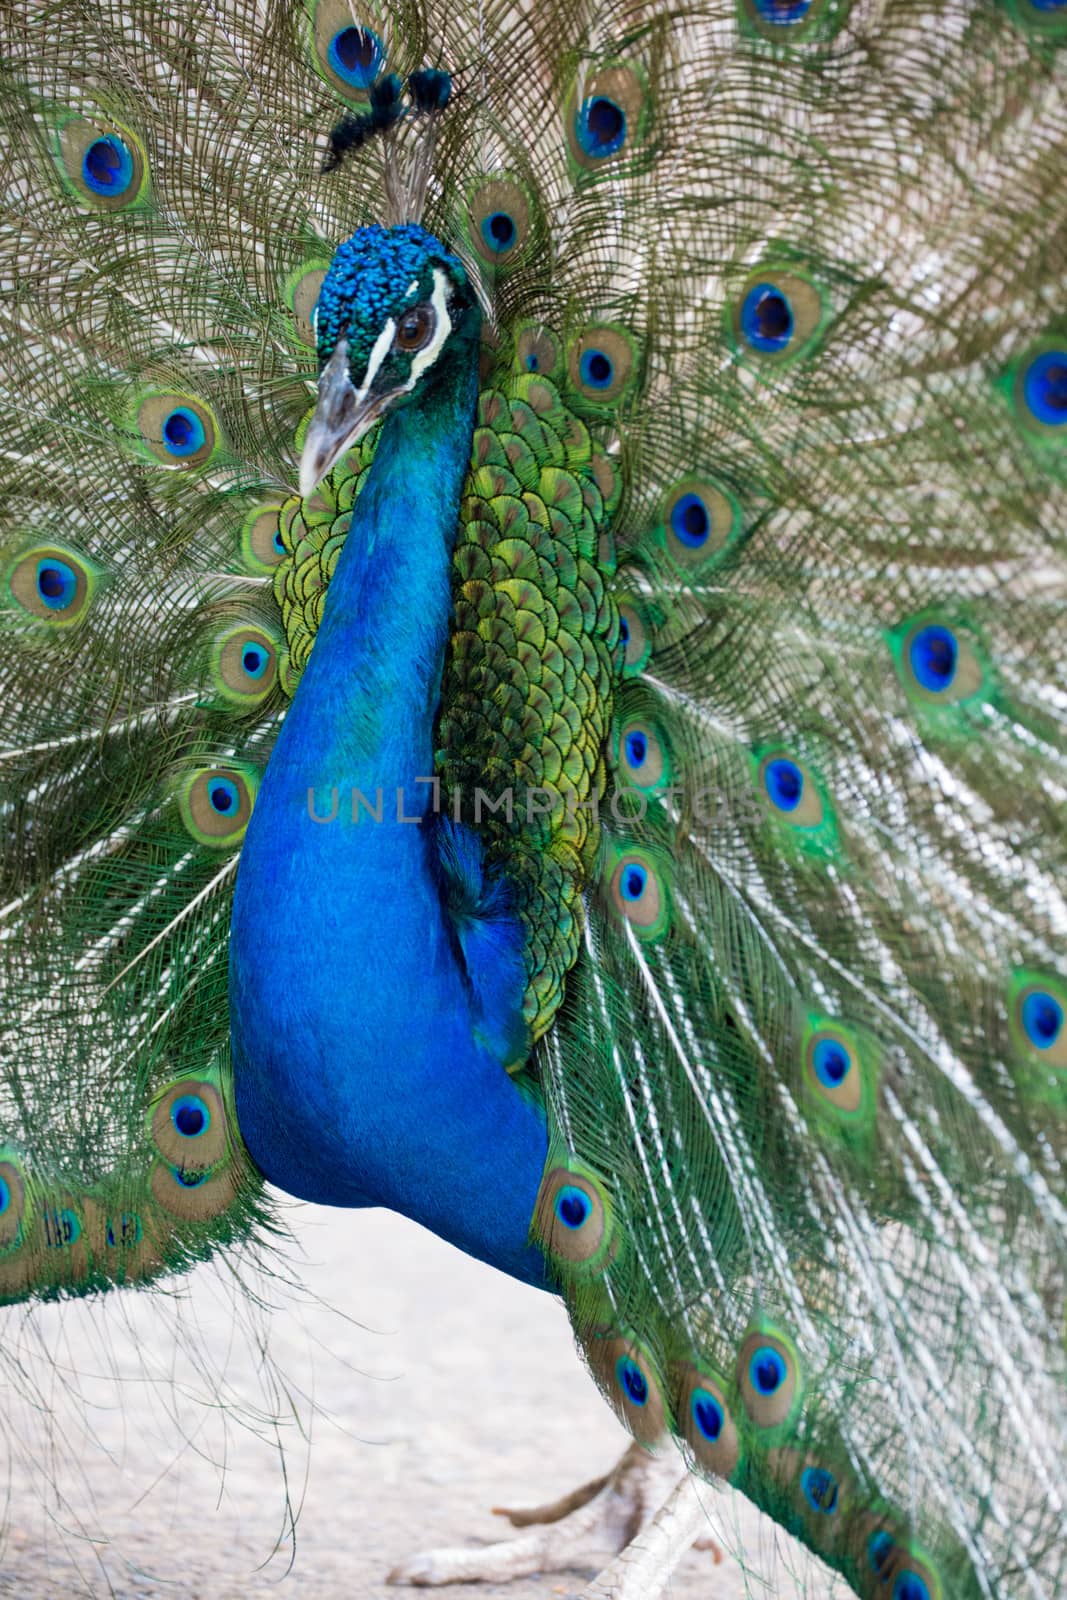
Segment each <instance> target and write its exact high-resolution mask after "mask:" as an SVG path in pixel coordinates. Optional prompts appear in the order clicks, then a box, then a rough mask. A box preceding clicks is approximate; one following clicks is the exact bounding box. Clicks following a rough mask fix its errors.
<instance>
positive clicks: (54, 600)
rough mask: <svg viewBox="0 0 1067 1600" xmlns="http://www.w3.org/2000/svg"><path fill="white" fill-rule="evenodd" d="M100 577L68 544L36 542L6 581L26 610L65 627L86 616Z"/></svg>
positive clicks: (12, 569) (96, 570)
mask: <svg viewBox="0 0 1067 1600" xmlns="http://www.w3.org/2000/svg"><path fill="white" fill-rule="evenodd" d="M99 576H100V574H99V570H98V569H97V568H96V567H94V566H93V565H92V563H91V562H89V561H87V560H86V558H85V557H84V556H80V555H78V554H77V552H76V551H74V550H71V549H69V548H68V547H67V546H66V545H59V544H56V545H36V546H34V547H33V548H32V549H29V550H26V551H24V552H23V553H22V555H21V556H19V557H18V559H17V560H16V561H15V563H14V565H13V566H12V567H11V569H10V571H9V574H8V580H7V582H8V589H9V591H10V593H11V597H12V599H13V600H15V601H16V602H17V604H18V605H20V606H21V607H22V609H23V610H24V611H28V612H29V613H30V614H31V616H34V617H38V618H40V619H41V621H43V622H48V623H51V624H52V625H53V626H57V625H58V626H63V625H69V624H71V623H76V622H81V621H82V620H83V619H84V617H85V615H86V613H87V611H88V608H89V605H90V602H91V601H92V598H93V595H94V593H95V591H96V586H97V582H98V579H99Z"/></svg>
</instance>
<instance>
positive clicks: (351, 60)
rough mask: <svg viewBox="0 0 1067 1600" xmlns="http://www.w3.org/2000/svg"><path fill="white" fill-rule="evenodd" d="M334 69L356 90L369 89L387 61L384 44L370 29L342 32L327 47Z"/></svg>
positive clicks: (328, 56)
mask: <svg viewBox="0 0 1067 1600" xmlns="http://www.w3.org/2000/svg"><path fill="white" fill-rule="evenodd" d="M326 55H327V58H328V60H329V63H330V66H331V67H332V68H333V70H334V72H335V73H336V74H337V76H338V77H339V78H341V79H343V81H344V82H345V83H347V84H349V85H351V87H352V88H354V89H369V88H370V86H371V84H372V83H373V82H374V80H375V78H376V77H377V76H378V73H379V72H380V71H381V66H382V62H383V60H384V59H385V51H384V50H383V49H382V41H381V40H380V39H379V38H378V35H377V34H376V33H371V31H370V29H369V28H356V27H348V28H338V30H337V32H336V33H335V34H334V35H333V38H332V39H331V40H330V42H329V44H328V45H327V47H326Z"/></svg>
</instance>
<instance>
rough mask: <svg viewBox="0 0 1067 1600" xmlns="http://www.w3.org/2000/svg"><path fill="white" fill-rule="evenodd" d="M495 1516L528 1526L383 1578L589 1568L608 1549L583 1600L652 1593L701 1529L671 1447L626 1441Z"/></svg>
mask: <svg viewBox="0 0 1067 1600" xmlns="http://www.w3.org/2000/svg"><path fill="white" fill-rule="evenodd" d="M498 1515H500V1516H505V1517H507V1518H508V1519H509V1521H510V1522H511V1523H512V1524H513V1525H514V1526H515V1527H521V1528H527V1529H529V1530H530V1531H528V1532H526V1533H523V1534H520V1536H519V1537H518V1538H516V1539H505V1540H502V1541H501V1542H500V1543H498V1544H489V1545H482V1546H481V1547H475V1548H463V1549H440V1550H426V1551H423V1552H422V1553H421V1554H419V1555H416V1556H412V1557H411V1558H410V1559H409V1560H407V1561H405V1562H402V1563H401V1565H400V1566H399V1567H396V1568H395V1569H394V1570H393V1571H392V1572H391V1573H390V1574H389V1578H388V1580H387V1581H388V1582H389V1583H393V1584H412V1585H415V1586H416V1587H432V1586H436V1585H440V1584H446V1583H477V1582H482V1583H506V1582H508V1580H509V1579H511V1578H522V1577H527V1576H528V1575H529V1574H531V1573H535V1572H559V1571H563V1570H565V1569H567V1568H572V1567H578V1568H582V1567H589V1566H591V1565H594V1564H595V1559H596V1557H597V1556H599V1555H601V1554H602V1553H604V1552H610V1553H611V1555H612V1556H614V1557H615V1558H616V1559H614V1560H613V1561H612V1562H611V1564H610V1566H608V1567H607V1568H606V1569H605V1571H604V1572H603V1573H602V1574H601V1575H600V1577H599V1578H597V1579H596V1580H595V1581H594V1583H593V1584H592V1586H591V1587H590V1588H589V1589H588V1590H586V1591H585V1593H586V1595H587V1596H588V1600H655V1596H656V1595H658V1594H659V1593H660V1592H661V1589H662V1587H663V1585H664V1584H665V1583H666V1581H667V1579H668V1578H669V1576H670V1574H671V1572H672V1571H673V1569H674V1567H675V1565H676V1564H677V1562H678V1560H679V1559H680V1557H681V1556H682V1555H683V1554H684V1553H685V1551H686V1550H688V1549H689V1547H690V1546H691V1545H692V1544H693V1543H694V1541H695V1540H696V1538H697V1536H698V1535H699V1534H700V1532H701V1531H702V1529H704V1528H706V1516H705V1513H704V1511H703V1509H702V1508H701V1506H700V1504H699V1502H698V1500H697V1497H696V1491H695V1488H694V1487H693V1485H692V1484H691V1483H690V1482H689V1481H688V1479H687V1478H685V1477H683V1478H682V1479H681V1480H679V1474H678V1458H677V1457H676V1456H675V1455H674V1453H673V1451H672V1452H664V1453H662V1454H659V1455H651V1454H650V1453H649V1452H648V1451H647V1450H645V1449H643V1448H642V1447H641V1446H640V1445H638V1444H631V1445H630V1446H629V1448H628V1449H627V1450H626V1452H625V1454H624V1455H623V1456H622V1458H621V1460H620V1461H619V1462H618V1463H617V1464H616V1466H615V1467H614V1468H613V1470H612V1471H611V1472H610V1473H608V1475H607V1477H605V1478H596V1479H594V1480H593V1481H592V1482H591V1483H587V1484H584V1485H583V1486H582V1487H581V1488H579V1489H575V1490H572V1491H571V1492H570V1493H569V1494H566V1495H564V1496H563V1497H562V1498H561V1499H559V1500H557V1501H553V1502H551V1503H550V1504H548V1505H543V1506H536V1507H531V1508H522V1509H518V1510H500V1511H499V1512H498ZM716 1559H718V1556H717V1554H716Z"/></svg>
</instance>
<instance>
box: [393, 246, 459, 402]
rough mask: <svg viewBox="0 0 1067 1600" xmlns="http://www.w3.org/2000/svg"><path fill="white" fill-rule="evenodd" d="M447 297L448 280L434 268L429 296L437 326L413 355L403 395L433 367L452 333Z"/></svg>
mask: <svg viewBox="0 0 1067 1600" xmlns="http://www.w3.org/2000/svg"><path fill="white" fill-rule="evenodd" d="M447 296H448V279H447V278H446V277H445V275H444V273H443V272H442V271H441V269H440V267H434V269H433V294H432V295H431V296H430V304H431V305H432V306H433V308H434V310H435V311H436V312H437V326H436V327H435V328H434V331H433V338H432V339H431V340H430V342H429V344H428V345H427V346H426V348H425V349H424V350H419V351H417V352H416V354H415V358H414V360H413V361H412V363H411V376H410V377H409V378H408V381H407V383H405V385H404V390H405V393H406V392H407V390H409V389H413V388H414V387H415V385H416V383H417V382H418V381H419V379H420V378H421V377H422V374H423V373H424V372H425V371H426V368H427V367H432V366H433V364H434V362H435V361H436V360H437V357H438V356H439V355H440V354H441V349H442V346H443V345H444V343H445V341H446V340H447V338H448V336H449V334H450V333H451V332H452V318H451V317H450V316H449V314H448V310H447V308H446V304H445V302H446V299H447ZM376 348H377V347H376Z"/></svg>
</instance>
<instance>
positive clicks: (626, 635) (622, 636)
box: [619, 617, 630, 645]
mask: <svg viewBox="0 0 1067 1600" xmlns="http://www.w3.org/2000/svg"><path fill="white" fill-rule="evenodd" d="M619 640H620V642H621V643H622V644H624V645H626V644H629V642H630V624H629V623H628V622H627V620H626V618H625V617H620V618H619Z"/></svg>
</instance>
